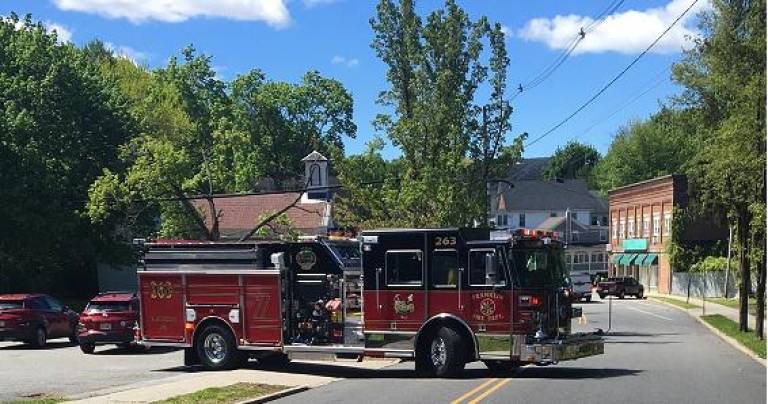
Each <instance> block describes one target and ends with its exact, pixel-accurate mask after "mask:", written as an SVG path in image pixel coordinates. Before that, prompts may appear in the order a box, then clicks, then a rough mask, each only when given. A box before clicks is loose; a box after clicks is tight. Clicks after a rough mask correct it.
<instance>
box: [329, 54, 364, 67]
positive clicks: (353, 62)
mask: <svg viewBox="0 0 768 404" xmlns="http://www.w3.org/2000/svg"><path fill="white" fill-rule="evenodd" d="M331 63H333V64H335V65H343V66H347V67H356V66H357V65H359V64H360V60H358V59H357V58H346V57H344V56H339V55H336V56H334V57H333V58H332V59H331Z"/></svg>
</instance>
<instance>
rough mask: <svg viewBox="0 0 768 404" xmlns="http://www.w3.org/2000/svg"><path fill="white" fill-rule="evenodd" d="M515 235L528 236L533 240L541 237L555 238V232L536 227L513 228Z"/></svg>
mask: <svg viewBox="0 0 768 404" xmlns="http://www.w3.org/2000/svg"><path fill="white" fill-rule="evenodd" d="M515 236H518V237H525V238H530V239H534V240H536V239H543V238H549V239H552V240H557V232H554V231H544V230H536V229H517V230H515Z"/></svg>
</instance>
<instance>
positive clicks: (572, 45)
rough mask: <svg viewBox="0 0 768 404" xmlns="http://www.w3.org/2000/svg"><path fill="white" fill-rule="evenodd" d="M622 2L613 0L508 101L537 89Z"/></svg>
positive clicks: (622, 0)
mask: <svg viewBox="0 0 768 404" xmlns="http://www.w3.org/2000/svg"><path fill="white" fill-rule="evenodd" d="M624 1H626V0H614V1H613V2H612V3H611V4H609V5H608V7H606V8H605V10H603V11H602V12H600V14H598V15H597V16H596V17H595V19H594V20H593V21H592V22H591V23H589V24H588V25H587V26H586V27H582V28H581V29H580V30H579V32H578V33H577V34H576V35H575V36H574V38H573V39H572V40H571V42H569V43H568V45H566V47H565V49H564V50H563V52H562V53H560V55H559V56H558V57H557V58H555V60H553V61H552V63H550V64H549V65H547V66H546V67H545V68H544V69H543V70H542V71H541V72H539V73H538V74H537V75H536V76H534V77H533V78H532V79H530V80H528V81H527V82H526V83H525V84H519V85H518V87H517V93H516V94H515V95H513V96H512V97H511V98H510V101H511V100H514V99H515V98H517V97H518V96H520V94H522V93H523V92H524V91H529V90H532V89H534V88H536V87H538V86H539V85H540V84H541V83H543V82H544V81H546V80H547V79H548V78H549V77H550V76H552V74H553V73H554V72H555V71H556V70H557V69H558V68H559V67H560V66H561V65H562V64H563V63H565V61H566V60H567V59H568V58H569V57H570V56H571V54H572V53H573V51H574V50H576V47H577V46H579V44H580V43H581V41H583V40H584V38H585V37H586V34H587V33H590V32H592V31H594V30H595V29H596V28H597V27H598V26H599V25H600V24H602V23H603V22H604V21H605V20H606V19H607V18H608V16H609V15H611V14H613V13H614V12H615V11H616V10H618V8H619V7H621V5H622V4H624Z"/></svg>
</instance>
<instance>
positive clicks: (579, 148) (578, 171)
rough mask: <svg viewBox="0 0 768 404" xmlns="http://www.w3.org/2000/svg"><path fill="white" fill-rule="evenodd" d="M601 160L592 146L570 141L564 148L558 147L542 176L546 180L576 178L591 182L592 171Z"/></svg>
mask: <svg viewBox="0 0 768 404" xmlns="http://www.w3.org/2000/svg"><path fill="white" fill-rule="evenodd" d="M601 158H602V156H601V155H600V153H598V151H597V149H595V147H594V146H592V145H587V144H583V143H579V142H577V141H575V140H572V141H570V142H568V143H567V144H566V145H565V147H560V146H558V148H557V150H555V154H554V155H553V156H552V159H550V161H549V165H548V166H547V168H546V169H545V170H544V172H543V173H542V175H543V176H544V179H547V180H554V179H563V180H573V179H577V178H578V179H584V180H587V181H591V179H592V170H593V169H594V168H595V166H596V165H597V163H598V162H600V159H601Z"/></svg>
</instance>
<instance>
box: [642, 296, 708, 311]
mask: <svg viewBox="0 0 768 404" xmlns="http://www.w3.org/2000/svg"><path fill="white" fill-rule="evenodd" d="M651 299H655V300H659V301H662V302H664V303H669V304H672V305H675V306H677V307H682V308H684V309H686V310H688V309H695V308H697V307H701V306H697V305H695V304H690V303H687V302H684V301H682V300H677V299H672V298H669V297H658V296H654V297H652V298H651Z"/></svg>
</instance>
